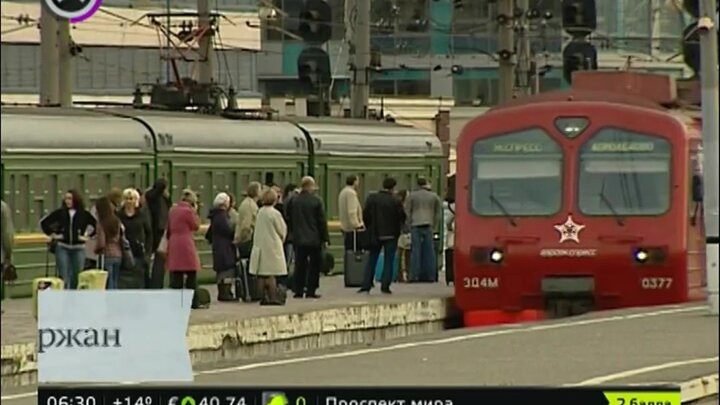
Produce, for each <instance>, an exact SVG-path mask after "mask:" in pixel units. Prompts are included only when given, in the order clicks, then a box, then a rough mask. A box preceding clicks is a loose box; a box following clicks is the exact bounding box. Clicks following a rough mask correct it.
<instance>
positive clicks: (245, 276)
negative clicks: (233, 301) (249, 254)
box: [235, 255, 262, 302]
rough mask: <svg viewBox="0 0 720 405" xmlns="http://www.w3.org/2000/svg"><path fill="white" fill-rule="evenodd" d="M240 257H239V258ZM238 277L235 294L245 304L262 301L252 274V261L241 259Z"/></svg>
mask: <svg viewBox="0 0 720 405" xmlns="http://www.w3.org/2000/svg"><path fill="white" fill-rule="evenodd" d="M239 256H240V255H238V257H239ZM237 269H238V276H237V277H236V278H235V294H236V295H237V296H239V297H240V299H242V300H243V301H244V302H252V301H260V299H261V298H262V297H260V296H259V293H258V290H257V282H256V278H255V276H253V275H252V274H250V260H249V259H239V260H238V264H237Z"/></svg>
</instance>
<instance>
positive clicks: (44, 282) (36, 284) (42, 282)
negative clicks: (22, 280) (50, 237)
mask: <svg viewBox="0 0 720 405" xmlns="http://www.w3.org/2000/svg"><path fill="white" fill-rule="evenodd" d="M50 248H51V245H50V244H48V248H47V250H46V251H45V277H38V278H36V279H34V280H33V283H32V314H33V318H35V319H38V293H39V292H40V291H42V290H47V289H53V290H62V289H63V288H65V282H64V281H63V280H62V279H61V278H60V277H58V276H57V273H56V274H55V276H54V277H50ZM56 271H57V269H56Z"/></svg>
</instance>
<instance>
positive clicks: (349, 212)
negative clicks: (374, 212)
mask: <svg viewBox="0 0 720 405" xmlns="http://www.w3.org/2000/svg"><path fill="white" fill-rule="evenodd" d="M359 185H360V180H358V176H355V175H354V174H353V175H350V176H348V177H347V178H346V179H345V187H344V188H343V189H342V190H341V191H340V194H339V195H338V216H339V217H340V229H341V230H342V232H343V239H344V245H345V250H354V249H356V248H357V246H355V245H356V243H357V241H356V239H355V238H357V232H360V231H362V230H364V229H365V224H364V223H363V209H362V205H360V199H359V198H358V195H357V188H358V186H359Z"/></svg>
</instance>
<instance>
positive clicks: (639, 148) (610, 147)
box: [590, 142, 655, 152]
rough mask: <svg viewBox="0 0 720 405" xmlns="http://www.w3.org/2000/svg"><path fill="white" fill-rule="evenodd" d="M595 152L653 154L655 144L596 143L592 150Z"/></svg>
mask: <svg viewBox="0 0 720 405" xmlns="http://www.w3.org/2000/svg"><path fill="white" fill-rule="evenodd" d="M590 150H591V151H593V152H652V151H654V150H655V143H654V142H594V143H593V144H592V147H591V148H590Z"/></svg>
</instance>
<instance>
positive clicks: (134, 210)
mask: <svg viewBox="0 0 720 405" xmlns="http://www.w3.org/2000/svg"><path fill="white" fill-rule="evenodd" d="M122 195H123V206H122V208H121V209H120V210H118V218H120V222H122V224H123V226H124V227H125V239H127V241H128V243H130V251H131V252H132V255H133V258H134V259H135V260H134V262H135V270H136V272H137V273H139V275H140V276H141V277H133V278H132V279H133V283H132V285H133V286H134V288H149V286H150V268H149V263H150V252H152V247H153V240H152V226H151V224H150V217H149V216H148V214H147V210H145V209H142V208H141V207H140V193H139V192H138V191H137V190H136V189H134V188H126V189H125V190H123V194H122ZM140 281H142V286H141V285H140ZM121 288H126V287H121Z"/></svg>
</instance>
